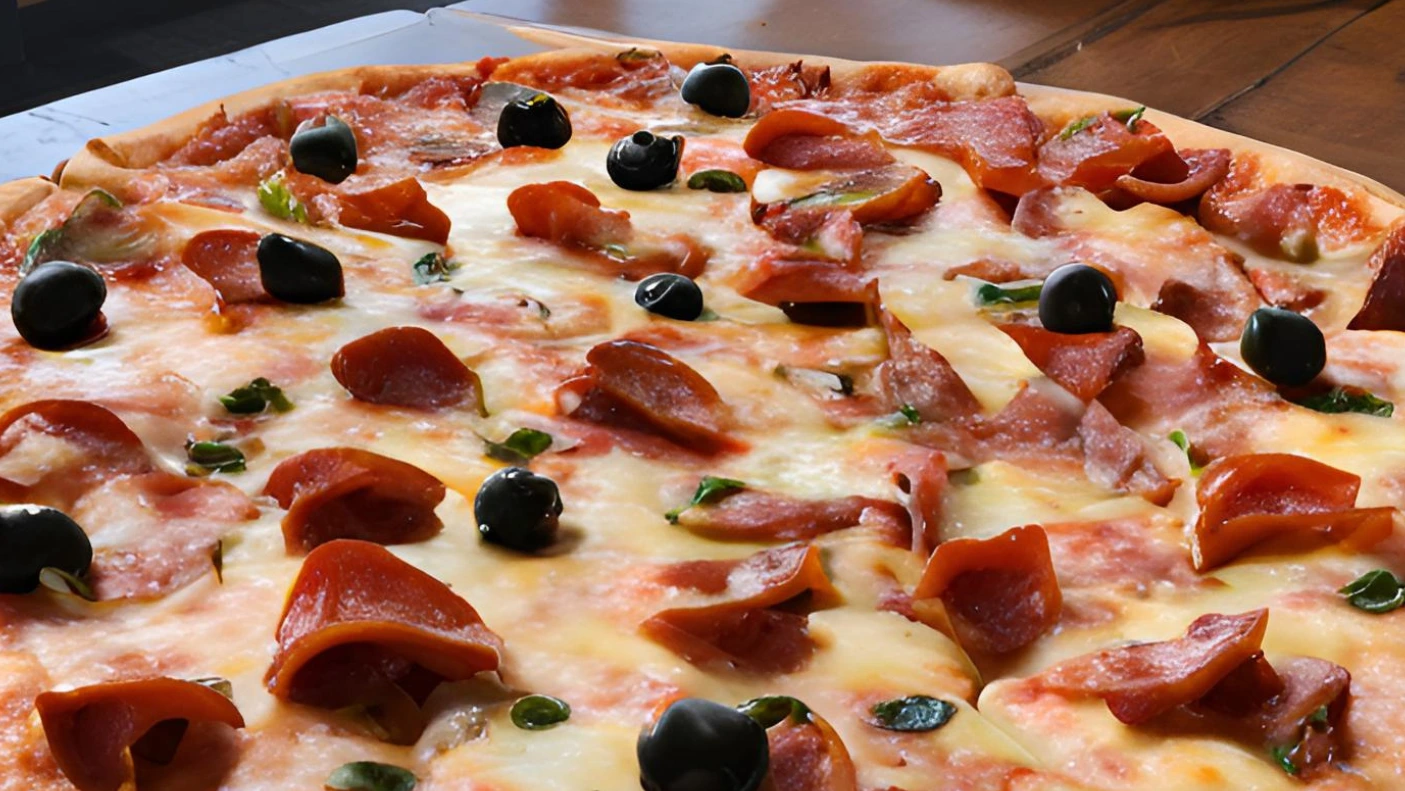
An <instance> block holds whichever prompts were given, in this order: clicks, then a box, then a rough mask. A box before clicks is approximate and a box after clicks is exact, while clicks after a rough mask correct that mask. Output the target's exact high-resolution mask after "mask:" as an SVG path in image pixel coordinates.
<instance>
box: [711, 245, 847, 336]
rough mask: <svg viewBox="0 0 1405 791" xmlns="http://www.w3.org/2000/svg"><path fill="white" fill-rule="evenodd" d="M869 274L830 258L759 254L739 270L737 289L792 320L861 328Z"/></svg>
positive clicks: (829, 325)
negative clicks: (822, 259) (753, 261)
mask: <svg viewBox="0 0 1405 791" xmlns="http://www.w3.org/2000/svg"><path fill="white" fill-rule="evenodd" d="M871 282H872V278H871V277H869V276H866V275H862V274H860V273H858V272H855V271H853V270H852V269H849V268H848V267H845V266H843V265H842V264H839V263H836V262H834V261H820V260H812V259H798V260H792V259H789V258H782V257H779V256H776V255H772V254H766V255H763V256H762V257H761V258H760V259H758V260H757V261H756V262H755V263H753V264H751V265H750V266H748V267H747V268H746V269H745V270H743V272H742V274H741V275H740V277H739V278H738V282H737V283H735V287H736V289H737V293H739V294H741V295H742V296H743V297H746V298H747V299H754V300H756V301H757V302H763V303H765V304H767V305H774V306H776V307H779V308H780V309H781V310H782V311H784V312H785V314H786V316H787V317H788V318H789V319H790V320H791V321H793V322H795V323H796V324H810V325H815V326H820V327H849V326H858V327H862V326H865V325H867V324H868V323H869V306H868V303H869V301H870V293H869V284H870V283H871Z"/></svg>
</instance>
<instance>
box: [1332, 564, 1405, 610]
mask: <svg viewBox="0 0 1405 791" xmlns="http://www.w3.org/2000/svg"><path fill="white" fill-rule="evenodd" d="M1337 593H1340V594H1342V595H1343V596H1345V597H1346V600H1347V603H1348V604H1350V605H1351V606H1353V607H1355V608H1356V609H1358V610H1364V611H1365V612H1369V613H1375V614H1377V615H1379V614H1381V613H1387V612H1390V611H1391V610H1396V609H1399V608H1400V607H1401V606H1405V583H1403V582H1401V581H1400V579H1399V578H1397V577H1396V576H1395V575H1394V574H1392V573H1390V572H1389V571H1386V570H1385V569H1376V570H1375V571H1368V572H1366V573H1365V574H1362V575H1361V576H1360V577H1357V578H1356V579H1355V580H1352V581H1351V583H1349V584H1347V585H1346V586H1345V587H1343V588H1342V589H1341V590H1338V591H1337Z"/></svg>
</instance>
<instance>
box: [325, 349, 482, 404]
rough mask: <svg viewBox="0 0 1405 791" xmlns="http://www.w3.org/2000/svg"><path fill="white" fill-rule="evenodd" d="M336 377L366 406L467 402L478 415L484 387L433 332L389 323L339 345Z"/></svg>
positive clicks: (333, 367)
mask: <svg viewBox="0 0 1405 791" xmlns="http://www.w3.org/2000/svg"><path fill="white" fill-rule="evenodd" d="M332 376H334V377H336V379H337V381H338V382H340V383H341V386H342V387H345V388H346V389H347V390H348V391H349V392H350V393H351V396H352V397H353V398H355V399H356V400H358V401H364V402H366V403H368V404H384V405H387V406H403V407H410V408H412V409H437V408H440V407H448V406H457V405H459V404H463V403H468V404H470V405H471V406H473V408H475V409H476V410H477V411H478V412H479V413H480V414H486V412H485V411H484V409H483V385H482V383H481V382H480V381H479V379H478V374H476V373H474V372H473V371H471V370H469V367H468V366H466V365H464V364H463V361H462V360H460V359H459V358H458V357H455V356H454V353H453V352H452V351H450V350H449V347H447V346H445V345H444V342H443V341H441V340H439V338H438V337H436V336H435V335H434V333H432V332H430V331H429V330H426V329H423V328H421V327H387V328H386V329H383V330H379V331H377V332H373V333H371V334H370V335H367V336H365V337H363V338H357V339H356V340H354V341H352V342H351V343H348V344H347V345H345V346H343V347H341V349H339V350H338V351H337V353H336V355H335V356H334V357H332Z"/></svg>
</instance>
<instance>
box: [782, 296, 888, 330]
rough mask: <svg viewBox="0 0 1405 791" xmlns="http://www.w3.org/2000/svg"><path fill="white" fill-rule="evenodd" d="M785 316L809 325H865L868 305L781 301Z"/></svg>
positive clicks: (867, 320)
mask: <svg viewBox="0 0 1405 791" xmlns="http://www.w3.org/2000/svg"><path fill="white" fill-rule="evenodd" d="M778 307H779V308H780V309H781V312H782V313H784V314H785V315H786V318H788V319H790V320H791V321H793V322H795V323H796V324H807V325H809V326H811V327H866V326H868V324H869V318H870V317H869V307H868V306H867V305H865V304H864V303H862V302H782V303H781V304H780V305H779V306H778Z"/></svg>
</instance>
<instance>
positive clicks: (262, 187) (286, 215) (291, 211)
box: [259, 173, 307, 225]
mask: <svg viewBox="0 0 1405 791" xmlns="http://www.w3.org/2000/svg"><path fill="white" fill-rule="evenodd" d="M259 205H260V206H262V207H263V210H264V211H266V212H268V213H269V214H272V215H273V216H274V217H277V218H278V219H280V220H292V221H293V222H297V223H302V224H303V225H306V224H307V207H306V206H304V205H302V202H301V201H299V200H298V199H297V198H296V197H295V196H294V195H293V193H292V192H291V191H290V190H289V189H288V185H287V184H286V183H284V181H283V174H282V173H275V174H273V175H272V176H269V177H268V178H266V179H264V180H263V183H261V184H259Z"/></svg>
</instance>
